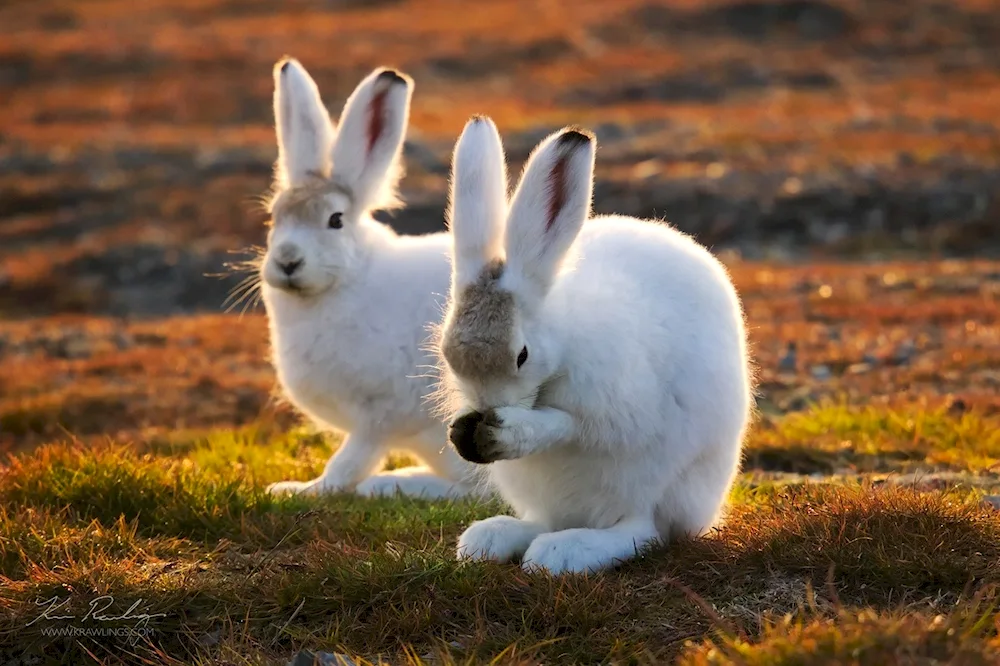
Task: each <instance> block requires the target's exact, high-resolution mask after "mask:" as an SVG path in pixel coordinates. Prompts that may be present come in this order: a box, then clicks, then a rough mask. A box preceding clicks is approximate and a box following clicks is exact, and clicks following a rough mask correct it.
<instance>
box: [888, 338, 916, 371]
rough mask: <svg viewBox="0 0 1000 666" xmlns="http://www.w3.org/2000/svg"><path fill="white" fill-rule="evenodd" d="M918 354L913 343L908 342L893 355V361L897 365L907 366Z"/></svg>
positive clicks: (901, 345)
mask: <svg viewBox="0 0 1000 666" xmlns="http://www.w3.org/2000/svg"><path fill="white" fill-rule="evenodd" d="M916 352H917V348H916V345H914V344H913V341H912V340H906V341H904V342H903V343H902V344H900V345H899V347H897V348H896V351H895V352H894V353H893V355H892V360H893V362H894V363H895V364H896V365H906V364H907V363H909V362H910V360H911V359H912V358H913V355H914V354H916Z"/></svg>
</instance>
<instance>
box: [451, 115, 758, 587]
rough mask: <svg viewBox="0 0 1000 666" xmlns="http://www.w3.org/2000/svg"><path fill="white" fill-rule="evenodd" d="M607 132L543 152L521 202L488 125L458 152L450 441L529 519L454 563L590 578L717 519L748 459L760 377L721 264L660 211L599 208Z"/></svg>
mask: <svg viewBox="0 0 1000 666" xmlns="http://www.w3.org/2000/svg"><path fill="white" fill-rule="evenodd" d="M594 151H595V141H594V138H593V136H592V135H591V134H589V133H588V132H586V131H583V130H578V129H564V130H562V131H560V132H557V133H555V134H553V135H551V136H549V137H548V138H546V139H545V140H544V141H542V142H541V144H539V145H538V147H537V148H536V149H535V150H534V152H533V153H532V155H531V157H530V158H529V160H528V163H527V165H526V166H525V169H524V172H523V175H522V177H521V182H520V184H519V186H518V188H517V191H516V192H515V193H514V195H513V198H512V199H511V201H510V203H509V207H508V202H507V198H506V188H507V183H506V167H505V164H504V155H503V147H502V145H501V142H500V137H499V135H498V134H497V131H496V127H495V126H494V125H493V123H492V121H490V120H489V119H488V118H484V117H477V118H474V119H472V120H471V121H470V122H469V123H468V124H467V125H466V127H465V130H464V132H463V134H462V136H461V137H460V139H459V140H458V143H457V145H456V147H455V154H454V160H453V164H452V183H451V202H452V203H451V211H450V226H451V231H452V236H453V240H454V270H453V273H452V284H451V294H450V298H449V304H448V311H447V314H446V317H445V320H444V323H443V325H442V330H441V332H440V336H439V342H438V344H439V348H440V355H441V357H442V361H443V362H442V365H443V368H444V369H445V371H446V380H447V385H446V386H445V387H444V389H443V390H445V391H447V392H451V393H452V394H453V395H452V397H453V398H454V400H455V401H457V402H458V404H459V408H458V409H457V410H456V413H457V414H459V417H458V418H457V419H456V420H455V421H454V422H453V423H452V425H451V430H450V433H449V437H450V439H451V441H452V443H453V444H454V445H455V447H456V448H457V450H458V451H459V453H460V454H461V455H462V456H463V457H464V458H465V459H466V460H469V461H472V462H475V463H480V464H487V465H488V470H489V476H490V479H491V481H492V482H493V484H495V486H496V488H497V489H498V490H499V492H500V493H501V495H502V496H503V498H504V499H505V500H506V501H507V502H508V503H509V504H510V505H511V506H512V507H513V509H514V511H515V513H516V514H517V517H516V518H515V517H511V516H495V517H493V518H488V519H486V520H482V521H478V522H476V523H473V524H472V525H471V526H470V527H469V528H468V529H467V530H466V531H465V533H464V534H462V536H461V538H460V539H459V543H458V555H459V557H461V558H472V559H488V560H498V561H505V560H511V559H516V558H520V559H521V562H522V566H524V567H525V568H541V569H545V570H548V571H550V572H552V573H560V572H587V571H597V570H600V569H603V568H606V567H609V566H613V565H614V564H615V563H617V562H619V561H621V560H625V559H628V558H630V557H633V556H634V555H635V553H636V551H637V550H638V549H640V548H642V547H643V546H644V545H647V544H650V543H652V542H656V541H661V540H662V541H667V540H668V539H670V538H676V537H678V536H680V535H684V534H688V535H697V534H701V533H704V532H705V531H706V530H708V529H709V528H710V527H711V526H712V525H713V524H714V523H715V522H716V520H717V518H718V516H719V514H720V511H721V507H722V505H723V502H724V501H725V499H726V495H727V492H728V490H729V488H730V485H731V484H732V482H733V479H734V476H735V474H736V472H737V468H738V466H739V462H740V452H741V447H742V440H743V435H744V432H745V430H746V428H747V425H748V421H749V418H750V413H751V391H752V387H751V370H750V363H749V361H748V358H747V342H746V333H745V330H744V321H743V312H742V307H741V305H740V300H739V297H738V296H737V294H736V291H735V289H734V288H733V285H732V283H731V282H730V280H729V277H728V275H727V272H726V270H725V268H724V267H723V266H722V265H721V264H720V263H719V262H718V261H717V260H716V259H715V258H713V257H712V255H711V254H710V253H709V252H708V251H707V250H706V249H705V248H704V247H702V246H701V245H699V244H698V243H696V242H695V241H694V240H693V239H691V238H690V237H689V236H687V235H685V234H683V233H681V232H679V231H677V230H675V229H673V228H671V227H670V226H667V225H666V224H662V223H659V222H654V221H646V220H638V219H634V218H629V217H623V216H607V217H604V216H602V217H595V218H593V219H588V215H589V213H590V201H591V190H592V187H593V185H592V179H593V168H594Z"/></svg>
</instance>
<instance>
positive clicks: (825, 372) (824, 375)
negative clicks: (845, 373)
mask: <svg viewBox="0 0 1000 666" xmlns="http://www.w3.org/2000/svg"><path fill="white" fill-rule="evenodd" d="M809 374H811V375H812V376H813V378H814V379H820V380H824V379H829V378H830V377H831V376H832V375H833V373H832V372H830V366H828V365H822V364H821V365H814V366H813V367H812V368H810V369H809Z"/></svg>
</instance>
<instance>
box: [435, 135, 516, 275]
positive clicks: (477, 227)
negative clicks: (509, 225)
mask: <svg viewBox="0 0 1000 666" xmlns="http://www.w3.org/2000/svg"><path fill="white" fill-rule="evenodd" d="M449 198H450V201H451V203H450V206H449V208H448V228H449V229H450V230H451V234H452V242H453V247H454V258H453V261H452V293H453V294H455V293H457V290H458V289H459V288H461V287H462V286H464V285H466V284H469V283H472V282H475V281H476V279H477V278H478V277H479V275H480V273H481V272H482V270H483V268H484V267H485V266H486V264H488V263H489V262H491V261H493V260H494V259H499V258H501V256H502V243H503V222H504V217H505V215H506V212H507V162H506V160H505V159H504V154H503V144H502V143H501V141H500V134H499V133H498V132H497V128H496V125H494V124H493V121H492V120H490V119H489V118H487V117H486V116H476V117H474V118H472V119H471V120H470V121H469V122H468V123H466V125H465V129H464V130H462V136H460V137H459V138H458V142H457V143H456V144H455V153H454V155H453V156H452V160H451V192H450V194H449Z"/></svg>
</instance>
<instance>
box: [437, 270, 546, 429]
mask: <svg viewBox="0 0 1000 666" xmlns="http://www.w3.org/2000/svg"><path fill="white" fill-rule="evenodd" d="M503 271H504V264H503V261H501V260H499V259H498V260H495V261H493V262H491V263H489V264H488V265H487V266H486V267H485V268H484V269H483V271H482V273H481V274H480V275H479V278H478V279H477V280H476V281H475V282H473V283H470V284H467V285H466V286H465V287H463V288H462V289H461V291H460V293H458V294H457V296H456V297H455V300H454V302H453V303H452V304H451V308H450V309H449V312H448V315H447V317H446V318H445V322H444V327H443V330H442V335H441V355H442V357H443V358H444V360H445V362H446V363H447V365H448V368H449V370H450V371H451V372H452V373H453V375H454V377H455V379H456V380H457V381H458V383H459V384H460V385H461V387H462V391H463V393H464V394H465V395H466V396H467V398H470V399H471V401H472V402H474V403H476V406H477V407H480V408H483V409H488V408H490V407H498V406H502V405H512V404H520V403H525V402H527V403H531V402H533V399H534V396H535V395H536V393H537V390H538V384H539V378H538V377H537V376H536V374H537V373H535V372H531V371H530V370H531V369H530V368H527V367H526V363H528V358H529V355H530V353H529V346H530V345H529V344H528V342H527V341H526V340H525V337H524V334H523V332H522V325H521V315H520V313H519V310H518V307H517V303H516V302H515V299H514V295H513V293H511V291H509V290H508V289H506V288H504V286H503V285H502V280H501V278H502V277H503Z"/></svg>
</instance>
